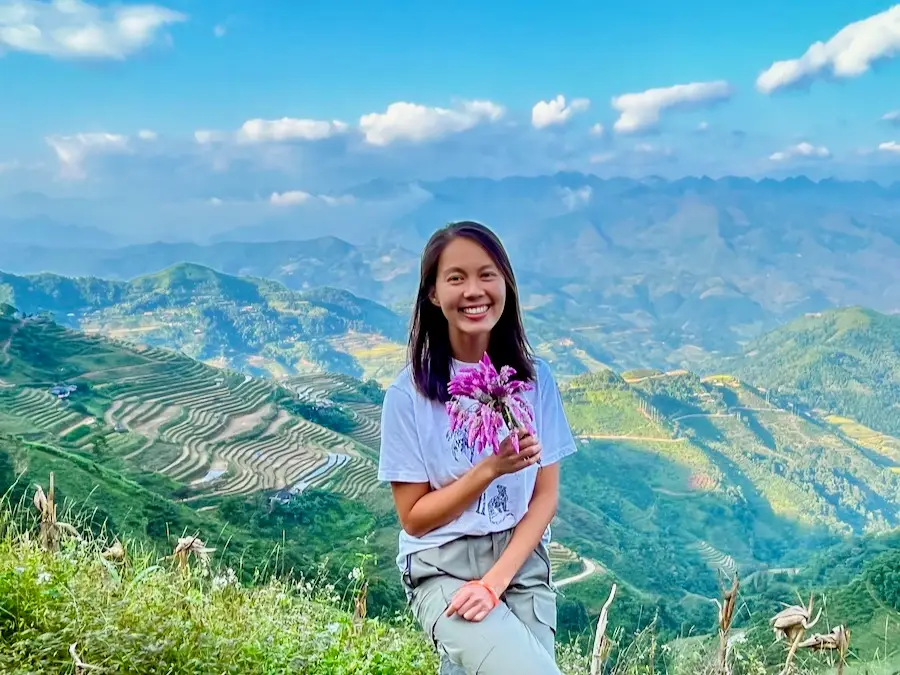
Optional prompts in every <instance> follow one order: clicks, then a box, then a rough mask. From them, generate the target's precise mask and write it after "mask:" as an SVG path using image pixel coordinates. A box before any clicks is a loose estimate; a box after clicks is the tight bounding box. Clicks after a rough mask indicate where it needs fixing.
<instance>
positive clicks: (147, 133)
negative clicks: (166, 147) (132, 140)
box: [138, 129, 158, 141]
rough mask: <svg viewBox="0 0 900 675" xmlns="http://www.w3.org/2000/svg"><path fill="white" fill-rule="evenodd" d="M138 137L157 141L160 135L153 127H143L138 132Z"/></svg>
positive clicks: (143, 139)
mask: <svg viewBox="0 0 900 675" xmlns="http://www.w3.org/2000/svg"><path fill="white" fill-rule="evenodd" d="M138 138H140V139H141V140H142V141H155V140H156V139H157V138H158V135H157V133H156V132H155V131H153V130H151V129H141V130H140V131H139V132H138Z"/></svg>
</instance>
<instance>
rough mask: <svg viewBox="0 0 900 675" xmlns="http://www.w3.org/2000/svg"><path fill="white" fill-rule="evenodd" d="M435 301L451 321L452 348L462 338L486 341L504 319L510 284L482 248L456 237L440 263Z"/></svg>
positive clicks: (447, 247)
mask: <svg viewBox="0 0 900 675" xmlns="http://www.w3.org/2000/svg"><path fill="white" fill-rule="evenodd" d="M431 301H432V302H433V303H434V304H435V305H437V306H438V307H440V308H441V311H442V312H443V314H444V316H445V317H446V319H447V323H448V325H449V328H450V340H451V344H454V341H455V340H459V339H460V338H462V339H470V338H472V337H475V336H484V337H485V338H486V337H488V336H489V335H490V332H491V329H492V328H493V327H494V326H495V325H497V321H499V320H500V317H501V316H502V315H503V308H504V307H505V305H506V280H505V279H504V278H503V274H502V273H501V272H500V269H499V268H498V267H497V265H496V264H494V261H493V259H492V258H491V256H490V255H489V254H488V252H487V251H485V250H484V249H483V248H482V247H481V246H480V245H479V244H477V243H476V242H474V241H472V240H471V239H467V238H465V237H456V238H455V239H453V240H452V241H451V242H450V243H449V244H447V246H446V247H445V248H444V251H443V253H441V257H440V259H439V260H438V270H437V278H436V280H435V287H434V292H433V294H432V297H431ZM486 347H487V345H486V344H485V346H484V348H486Z"/></svg>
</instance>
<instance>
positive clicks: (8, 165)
mask: <svg viewBox="0 0 900 675" xmlns="http://www.w3.org/2000/svg"><path fill="white" fill-rule="evenodd" d="M18 168H19V160H17V159H13V160H11V161H8V162H0V173H5V172H7V171H12V170H13V169H18Z"/></svg>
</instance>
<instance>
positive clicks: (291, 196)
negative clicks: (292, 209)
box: [269, 190, 313, 206]
mask: <svg viewBox="0 0 900 675" xmlns="http://www.w3.org/2000/svg"><path fill="white" fill-rule="evenodd" d="M312 198H313V196H312V195H311V194H309V193H308V192H303V191H302V190H291V191H289V192H280V193H279V192H273V193H272V196H271V197H269V201H270V202H271V203H272V205H273V206H296V205H297V204H303V203H305V202H308V201H309V200H310V199H312Z"/></svg>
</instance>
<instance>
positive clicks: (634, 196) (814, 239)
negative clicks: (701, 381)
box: [0, 173, 900, 374]
mask: <svg viewBox="0 0 900 675" xmlns="http://www.w3.org/2000/svg"><path fill="white" fill-rule="evenodd" d="M411 191H416V192H417V193H419V194H423V195H426V197H425V198H423V199H419V200H417V201H416V202H415V205H414V206H410V208H409V209H408V211H407V212H405V213H403V214H401V215H399V216H397V217H396V218H393V219H390V220H388V221H384V222H383V221H381V220H379V221H377V222H375V223H374V224H373V223H371V222H367V220H366V219H365V218H362V219H360V214H364V213H365V210H364V208H363V207H362V206H360V205H361V204H362V205H364V204H366V203H371V204H373V205H377V204H381V203H382V202H386V201H390V200H392V199H397V198H398V195H404V194H408V193H410V192H411ZM898 193H900V186H898V185H892V186H888V187H885V186H881V185H878V184H876V183H872V182H856V183H854V182H841V181H834V180H824V181H820V182H818V183H816V182H813V181H810V180H808V179H806V178H802V177H801V178H795V179H787V180H783V181H775V180H762V181H753V180H750V179H745V178H722V179H718V180H712V179H709V178H686V179H682V180H678V181H665V180H662V179H652V178H651V179H645V180H631V179H611V180H602V179H599V178H597V177H594V176H590V175H584V174H576V173H560V174H555V175H551V176H536V177H515V178H507V179H503V180H488V179H476V178H460V179H452V180H444V181H439V182H433V183H425V182H417V183H399V184H398V183H391V182H389V181H376V182H373V183H370V184H366V185H360V186H357V187H355V188H352V189H351V190H349V191H348V192H347V193H346V194H345V195H343V196H345V197H348V198H352V200H353V201H354V204H355V205H356V206H355V208H354V210H353V211H352V218H351V217H350V216H349V215H348V218H350V219H349V220H348V221H347V222H346V223H344V224H343V225H342V224H340V223H339V222H338V221H334V222H332V221H329V233H330V234H329V236H325V237H322V236H320V235H321V234H322V226H321V224H317V222H316V221H315V219H313V220H309V217H308V216H305V215H304V211H303V209H302V207H298V208H295V209H288V210H286V211H284V212H283V214H282V215H278V216H273V218H275V220H274V221H273V220H272V218H268V219H267V222H266V223H265V224H262V225H260V226H258V227H252V226H242V229H241V230H240V232H237V231H232V232H230V233H229V232H228V231H227V230H223V231H222V232H221V233H220V234H219V235H217V242H216V243H208V242H207V243H172V242H169V243H165V242H157V243H152V244H147V243H145V244H137V245H132V246H126V247H118V248H106V247H104V248H98V247H96V246H85V247H81V248H78V249H77V250H75V251H73V249H72V248H71V247H70V246H69V244H70V242H68V241H65V242H63V241H60V242H59V243H58V244H57V245H56V246H49V245H47V243H46V242H45V243H43V244H42V245H39V246H35V245H21V244H19V245H8V246H5V247H3V250H0V269H2V270H5V271H6V272H10V273H16V274H33V273H39V272H56V273H59V274H65V275H69V276H73V275H74V276H98V277H103V278H108V279H119V280H128V279H132V278H135V277H137V276H140V275H147V274H153V273H156V272H160V271H162V270H164V269H166V268H168V267H171V266H173V265H176V264H178V263H181V262H193V263H196V264H199V265H204V266H208V267H210V268H212V269H214V270H217V271H220V272H224V273H228V274H233V275H237V276H245V275H249V276H256V277H263V278H268V279H272V280H275V281H279V282H281V283H282V284H284V285H285V286H287V287H288V288H290V289H293V290H301V291H302V290H308V289H310V288H313V287H317V286H331V287H335V288H341V289H344V290H348V291H350V292H352V293H354V294H355V295H358V296H359V297H362V298H365V299H368V300H372V301H374V302H378V303H380V304H383V305H385V306H387V307H389V308H390V309H391V310H393V311H395V312H397V313H398V314H400V315H401V316H402V317H403V320H404V321H405V320H406V316H407V315H408V308H409V306H410V302H411V298H412V297H413V295H414V292H415V286H416V283H417V280H418V252H419V251H420V250H421V247H422V245H423V243H424V241H425V239H426V238H427V236H428V235H429V234H430V233H431V231H433V230H434V229H435V228H436V227H439V226H441V225H443V224H444V223H446V222H448V221H450V220H454V219H463V218H473V219H476V220H480V221H482V222H485V223H486V224H488V225H489V226H491V227H492V228H494V229H495V230H496V231H497V232H498V233H499V234H500V235H501V237H502V238H503V240H504V242H505V244H506V246H507V248H508V249H509V251H510V254H511V256H512V258H513V261H514V265H515V268H516V273H517V277H518V281H519V283H520V285H521V287H522V297H523V303H524V306H525V308H526V317H527V320H528V322H529V328H530V331H531V334H532V335H533V338H534V341H535V342H536V343H538V345H539V346H540V348H541V350H542V352H543V353H546V354H554V355H555V356H556V357H557V359H558V364H559V366H560V367H561V368H563V369H565V370H566V372H567V373H570V374H578V373H581V372H587V371H591V370H596V369H597V367H599V366H600V365H606V366H611V367H614V368H618V369H627V368H635V367H645V366H651V367H658V368H671V367H685V368H696V367H698V366H699V365H701V364H703V363H705V362H708V361H709V359H711V358H712V359H715V358H718V357H719V356H721V355H723V354H730V353H733V352H736V351H739V350H740V348H741V347H742V346H743V345H745V344H747V343H748V342H749V341H750V340H752V339H753V338H755V337H758V336H760V335H762V334H763V333H765V332H767V331H770V330H772V329H774V328H776V327H778V326H781V325H783V324H784V323H786V322H788V321H790V320H792V319H795V318H797V317H800V316H803V315H804V314H806V313H810V312H818V311H822V310H826V309H829V308H833V307H845V306H853V305H864V306H867V307H870V308H872V309H874V310H877V311H880V312H885V313H891V312H895V311H897V309H898V307H900V266H898V265H897V264H896V261H897V260H900V206H898V204H900V201H898V200H897V195H898ZM44 206H46V205H45V204H44ZM335 208H340V207H339V206H336V207H335ZM361 208H362V209H363V210H362V211H360V209H361ZM373 208H375V207H374V206H373ZM309 237H315V238H309ZM339 237H340V238H339ZM235 239H240V241H235ZM72 244H73V245H74V244H75V242H72Z"/></svg>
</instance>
